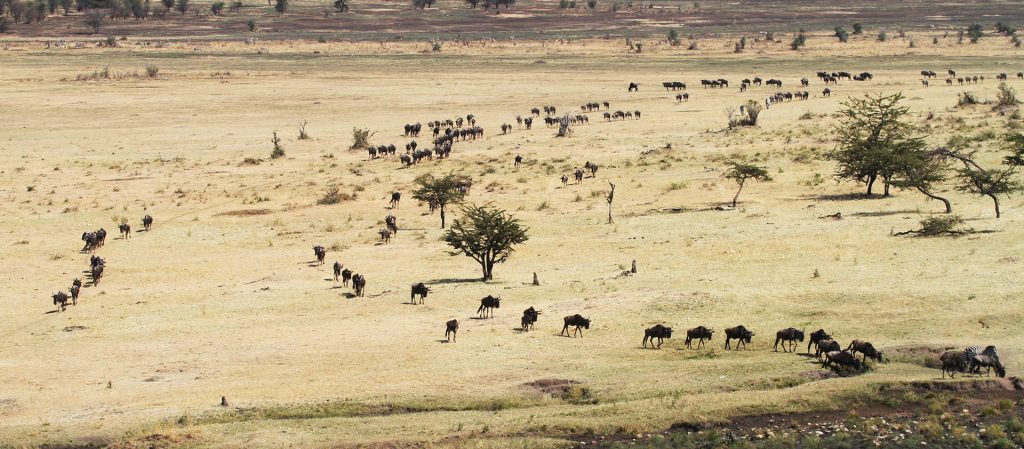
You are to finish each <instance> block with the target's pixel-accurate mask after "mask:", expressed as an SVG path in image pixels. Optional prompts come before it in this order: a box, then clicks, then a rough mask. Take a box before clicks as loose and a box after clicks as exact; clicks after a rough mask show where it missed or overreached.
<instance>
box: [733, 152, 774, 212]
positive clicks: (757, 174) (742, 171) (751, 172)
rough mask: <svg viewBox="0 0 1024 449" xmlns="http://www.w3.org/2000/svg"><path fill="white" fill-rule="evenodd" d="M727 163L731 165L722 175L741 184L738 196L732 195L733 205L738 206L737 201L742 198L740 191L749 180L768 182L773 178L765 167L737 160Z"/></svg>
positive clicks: (737, 192)
mask: <svg viewBox="0 0 1024 449" xmlns="http://www.w3.org/2000/svg"><path fill="white" fill-rule="evenodd" d="M726 165H728V166H729V169H727V170H726V171H725V173H723V174H722V177H724V178H726V179H731V180H733V181H735V182H736V184H737V185H739V190H737V191H736V196H734V197H732V207H736V202H737V201H738V200H739V198H740V192H742V191H743V186H744V185H745V184H746V183H747V181H751V180H752V181H764V182H768V181H771V180H772V177H771V176H770V175H769V174H768V170H765V169H764V167H758V166H756V165H751V164H744V163H742V162H737V161H729V162H726Z"/></svg>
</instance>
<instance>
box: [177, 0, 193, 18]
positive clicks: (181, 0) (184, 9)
mask: <svg viewBox="0 0 1024 449" xmlns="http://www.w3.org/2000/svg"><path fill="white" fill-rule="evenodd" d="M189 1H190V0H178V2H177V9H178V12H180V13H181V15H185V14H186V13H188V7H189Z"/></svg>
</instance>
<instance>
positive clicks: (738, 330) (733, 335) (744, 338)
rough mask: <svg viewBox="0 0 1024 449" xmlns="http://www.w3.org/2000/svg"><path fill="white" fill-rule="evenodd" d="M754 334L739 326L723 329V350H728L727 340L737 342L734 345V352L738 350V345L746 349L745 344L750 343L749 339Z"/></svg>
mask: <svg viewBox="0 0 1024 449" xmlns="http://www.w3.org/2000/svg"><path fill="white" fill-rule="evenodd" d="M753 336H754V333H753V332H751V331H749V330H747V328H746V327H744V326H742V325H740V326H736V327H729V328H726V329H725V349H730V344H729V340H739V341H738V342H737V343H736V350H739V349H740V345H743V348H744V349H746V347H747V343H750V339H751V337H753Z"/></svg>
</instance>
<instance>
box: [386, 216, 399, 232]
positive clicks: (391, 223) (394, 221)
mask: <svg viewBox="0 0 1024 449" xmlns="http://www.w3.org/2000/svg"><path fill="white" fill-rule="evenodd" d="M384 225H385V226H386V227H387V228H388V231H391V235H393V236H397V235H398V218H397V217H395V216H394V215H391V214H388V216H386V217H384Z"/></svg>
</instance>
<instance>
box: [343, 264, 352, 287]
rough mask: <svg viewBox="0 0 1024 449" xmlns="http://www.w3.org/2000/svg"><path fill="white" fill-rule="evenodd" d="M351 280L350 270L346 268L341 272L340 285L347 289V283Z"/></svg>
mask: <svg viewBox="0 0 1024 449" xmlns="http://www.w3.org/2000/svg"><path fill="white" fill-rule="evenodd" d="M351 279H352V270H349V269H348V268H346V269H344V270H341V285H343V286H345V287H348V281H350V280H351Z"/></svg>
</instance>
